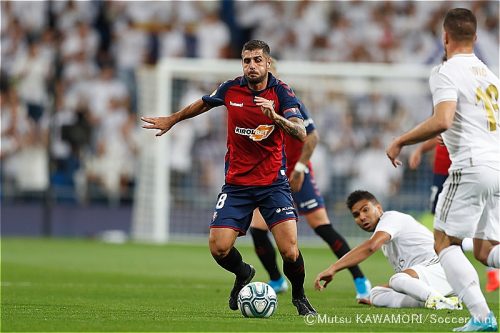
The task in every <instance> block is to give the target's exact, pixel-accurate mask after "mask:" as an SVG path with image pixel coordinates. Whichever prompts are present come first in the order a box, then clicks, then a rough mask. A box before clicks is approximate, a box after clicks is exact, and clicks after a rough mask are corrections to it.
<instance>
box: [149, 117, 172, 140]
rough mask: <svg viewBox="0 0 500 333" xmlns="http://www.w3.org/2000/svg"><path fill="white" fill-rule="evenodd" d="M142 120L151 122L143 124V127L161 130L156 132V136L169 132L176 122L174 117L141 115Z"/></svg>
mask: <svg viewBox="0 0 500 333" xmlns="http://www.w3.org/2000/svg"><path fill="white" fill-rule="evenodd" d="M141 120H142V121H144V122H146V123H148V124H151V125H142V128H147V129H157V130H160V131H159V132H158V133H156V136H161V135H163V134H165V133H167V132H168V130H169V129H170V128H172V126H174V124H175V121H174V119H173V118H172V117H141Z"/></svg>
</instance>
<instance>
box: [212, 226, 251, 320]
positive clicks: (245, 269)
mask: <svg viewBox="0 0 500 333" xmlns="http://www.w3.org/2000/svg"><path fill="white" fill-rule="evenodd" d="M237 236H238V231H235V230H233V229H229V228H211V229H210V236H209V247H210V252H211V253H212V257H213V258H214V259H215V261H216V262H217V263H218V264H219V265H220V266H221V267H222V268H224V269H225V270H227V271H229V272H231V273H233V274H234V275H236V278H235V281H234V286H233V289H232V290H231V294H230V296H229V308H230V309H231V310H238V304H237V296H238V293H239V292H240V290H241V289H242V288H243V287H244V286H245V285H246V284H247V283H249V282H250V281H251V280H252V278H253V276H254V275H255V270H254V268H253V267H252V266H250V265H249V264H247V263H245V262H244V261H243V259H242V257H241V254H240V252H238V250H237V249H236V248H235V247H234V242H235V241H236V237H237Z"/></svg>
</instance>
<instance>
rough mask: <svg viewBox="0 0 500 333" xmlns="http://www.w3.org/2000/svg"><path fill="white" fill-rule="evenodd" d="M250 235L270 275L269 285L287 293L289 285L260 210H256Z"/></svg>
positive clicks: (275, 289) (277, 290) (278, 291)
mask: <svg viewBox="0 0 500 333" xmlns="http://www.w3.org/2000/svg"><path fill="white" fill-rule="evenodd" d="M250 234H251V235H252V239H253V243H254V249H255V254H256V255H257V257H258V258H259V260H260V262H261V263H262V266H264V268H265V269H266V271H267V273H268V274H269V278H270V281H269V285H270V286H271V287H272V288H273V289H274V291H275V292H276V293H280V292H285V291H286V290H288V284H287V282H286V280H285V278H284V277H283V276H282V275H281V273H280V271H279V269H278V265H277V262H276V251H275V249H274V246H273V243H272V242H271V240H270V239H269V235H268V228H267V224H266V222H265V221H264V218H263V217H262V214H261V213H260V211H259V209H255V210H254V213H253V217H252V223H251V224H250Z"/></svg>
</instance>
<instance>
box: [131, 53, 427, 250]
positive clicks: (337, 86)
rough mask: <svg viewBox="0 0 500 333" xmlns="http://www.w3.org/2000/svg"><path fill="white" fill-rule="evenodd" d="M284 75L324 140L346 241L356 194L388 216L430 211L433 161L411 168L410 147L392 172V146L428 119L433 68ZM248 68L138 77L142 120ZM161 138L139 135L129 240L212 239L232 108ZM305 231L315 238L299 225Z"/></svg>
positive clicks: (291, 66) (322, 183) (217, 66)
mask: <svg viewBox="0 0 500 333" xmlns="http://www.w3.org/2000/svg"><path fill="white" fill-rule="evenodd" d="M277 70H278V73H277V75H278V76H279V78H280V79H281V80H283V81H285V82H286V83H288V84H289V85H290V86H291V87H292V88H293V89H294V90H295V92H296V93H297V96H298V97H299V98H300V99H301V100H302V101H303V102H304V103H305V105H306V106H307V108H308V110H309V113H310V114H311V116H312V118H313V119H314V122H315V124H316V128H317V130H318V133H319V136H320V142H319V144H318V146H317V147H316V150H315V152H314V154H313V157H312V162H313V168H314V172H315V178H316V181H317V185H318V187H319V189H320V191H321V193H322V195H323V197H324V198H325V201H326V208H327V211H328V215H329V217H330V220H331V221H332V223H333V225H334V227H335V228H336V229H337V230H339V231H340V232H341V233H342V234H343V235H344V236H346V237H347V238H353V237H358V236H359V235H361V233H362V231H360V230H358V228H357V227H356V226H355V225H354V223H353V222H352V220H351V218H350V216H349V212H348V211H347V209H346V208H345V204H344V202H345V198H346V196H347V195H348V194H349V193H350V192H351V191H352V190H355V189H366V190H369V191H371V192H373V193H374V194H375V195H376V196H377V197H378V198H379V199H380V200H381V201H382V203H383V204H384V208H385V209H386V210H387V209H398V210H404V211H407V212H410V213H412V212H413V213H415V214H421V213H424V212H426V211H428V209H429V208H428V207H429V196H430V186H431V180H432V173H431V159H432V155H431V154H429V155H428V156H425V158H423V161H422V163H421V165H420V166H419V168H418V169H417V170H415V171H414V170H409V168H408V167H407V165H408V163H407V157H408V155H409V153H410V152H411V151H412V150H413V147H408V148H405V150H404V151H403V155H402V159H403V160H404V162H405V163H404V166H403V167H402V168H398V169H394V168H393V167H392V165H391V164H390V162H389V160H388V159H387V157H386V155H385V147H386V146H387V144H388V143H389V142H390V141H391V140H392V138H393V137H395V136H396V135H398V134H400V133H402V132H403V131H405V130H408V129H410V128H411V127H412V126H414V125H415V124H416V123H418V122H420V121H422V120H423V119H425V118H427V117H428V116H429V115H430V114H431V112H432V104H431V98H430V93H429V88H428V76H429V73H430V68H429V67H427V66H418V65H409V64H397V65H388V64H359V63H356V64H352V63H337V64H328V63H310V62H287V61H282V62H279V63H278V65H277ZM241 72H242V69H241V62H240V61H239V60H201V59H164V60H162V61H161V62H160V64H159V65H157V66H156V67H155V68H154V69H143V70H141V71H140V72H139V73H138V94H139V112H140V115H141V116H142V115H145V116H160V115H168V114H170V113H173V112H176V111H177V110H179V109H180V108H182V107H183V106H185V105H188V104H189V103H191V102H193V101H195V100H196V99H198V98H200V97H201V96H202V95H205V94H210V93H211V92H212V91H214V90H215V89H216V88H217V87H218V85H219V84H220V83H222V82H224V81H226V80H228V79H233V78H235V77H237V76H240V75H241ZM154 134H155V133H153V132H151V131H142V133H141V135H142V142H141V153H140V156H139V171H138V174H137V177H136V189H135V195H134V207H133V221H132V237H133V238H134V239H136V240H142V241H154V242H165V241H168V240H169V239H171V238H172V237H174V238H176V239H178V238H188V237H197V236H206V235H207V233H208V230H209V229H208V224H209V222H210V220H211V218H212V215H213V209H214V206H215V203H216V202H215V201H216V198H217V194H218V193H219V192H220V189H221V186H222V184H223V183H224V155H225V153H226V111H225V108H224V107H219V108H216V109H212V110H210V111H209V112H207V113H205V114H203V115H200V116H198V117H195V118H193V119H189V120H186V121H183V122H181V123H178V124H177V125H175V126H174V127H173V128H172V129H171V130H170V131H169V133H167V134H166V135H163V136H162V137H155V135H154ZM299 234H300V237H303V238H307V237H309V236H312V235H314V232H313V231H312V230H311V229H310V228H309V227H308V226H307V223H305V221H302V222H300V223H299Z"/></svg>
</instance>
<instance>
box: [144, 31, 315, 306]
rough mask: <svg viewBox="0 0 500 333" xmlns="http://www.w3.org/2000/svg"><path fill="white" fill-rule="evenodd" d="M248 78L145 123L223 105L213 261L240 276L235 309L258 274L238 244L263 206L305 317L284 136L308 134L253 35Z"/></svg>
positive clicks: (245, 59) (164, 127) (245, 53)
mask: <svg viewBox="0 0 500 333" xmlns="http://www.w3.org/2000/svg"><path fill="white" fill-rule="evenodd" d="M241 58H242V67H243V76H242V77H237V78H235V79H233V80H229V81H226V82H224V83H223V84H221V85H220V86H219V88H218V89H216V90H215V91H214V92H213V93H212V94H211V95H206V96H203V97H202V98H201V99H199V100H197V101H195V102H194V103H192V104H190V105H188V106H186V107H185V108H183V109H182V110H180V111H179V112H176V113H174V114H172V115H170V116H167V117H143V118H141V119H142V120H143V121H145V122H146V123H148V124H147V125H144V126H143V127H144V128H147V129H157V130H159V132H158V133H157V134H156V135H157V136H160V135H163V134H165V133H166V132H167V131H168V130H170V128H171V127H172V126H174V125H175V124H176V123H178V122H179V121H182V120H184V119H188V118H192V117H195V116H197V115H199V114H202V113H204V112H207V111H208V110H210V109H211V108H213V107H216V106H220V105H225V106H226V108H227V112H228V117H227V125H228V126H227V127H228V134H227V154H226V168H225V169H226V179H225V184H224V186H223V187H222V191H221V193H220V194H219V196H218V199H217V203H216V205H215V211H214V214H213V218H212V222H211V223H210V236H209V247H210V252H211V254H212V256H213V258H214V259H215V261H216V262H217V263H218V264H219V265H220V266H221V267H223V268H224V269H226V270H228V271H230V272H232V273H233V274H235V276H236V278H235V282H234V286H233V289H232V290H231V293H230V296H229V308H230V309H231V310H237V309H238V305H237V297H238V293H239V292H240V290H241V289H242V288H243V287H244V286H245V285H246V284H247V283H249V282H250V281H251V280H252V278H253V276H254V275H255V269H254V268H253V267H252V266H251V265H249V264H247V263H245V262H244V261H243V260H242V257H241V254H240V253H239V252H238V250H237V249H236V248H235V247H234V243H235V241H236V238H237V237H238V236H241V235H244V234H245V233H246V231H247V230H248V228H249V226H250V221H251V219H252V214H253V211H254V209H255V208H259V209H260V211H261V213H262V215H263V216H264V218H265V220H266V223H267V225H268V228H269V229H270V230H271V232H272V234H273V236H274V239H275V241H276V245H277V247H278V249H279V250H280V253H281V254H282V258H283V271H284V273H285V275H286V276H287V277H288V279H289V280H290V282H291V285H292V303H293V305H294V306H295V307H296V308H297V311H298V313H299V315H315V314H316V310H315V309H314V308H313V307H312V306H311V304H310V303H309V301H308V300H307V298H306V296H305V293H304V278H305V269H304V260H303V258H302V255H301V253H300V251H299V249H298V246H297V225H296V221H297V212H296V210H295V208H294V205H293V200H292V196H291V191H290V185H289V182H288V179H287V177H286V175H285V168H286V157H285V154H284V135H285V134H287V135H291V136H293V137H295V138H297V139H298V140H301V141H303V140H304V139H305V137H306V130H305V127H304V122H303V119H302V116H301V114H300V110H299V102H298V100H297V98H296V97H295V94H294V92H293V91H292V90H291V89H290V88H289V87H288V86H287V85H286V84H285V83H284V82H282V81H280V80H278V79H276V78H275V77H274V76H273V75H272V74H271V73H270V72H269V67H270V66H271V55H270V48H269V46H268V45H267V44H266V43H265V42H263V41H259V40H252V41H249V42H247V43H245V45H244V46H243V50H242V53H241Z"/></svg>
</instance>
